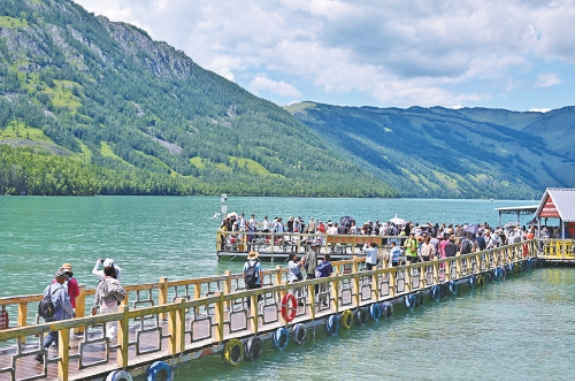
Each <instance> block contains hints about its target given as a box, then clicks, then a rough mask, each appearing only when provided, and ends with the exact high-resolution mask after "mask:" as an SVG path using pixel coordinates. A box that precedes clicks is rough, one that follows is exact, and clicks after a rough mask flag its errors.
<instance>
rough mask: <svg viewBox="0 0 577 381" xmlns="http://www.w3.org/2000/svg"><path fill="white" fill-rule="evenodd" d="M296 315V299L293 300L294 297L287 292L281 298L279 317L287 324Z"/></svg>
mask: <svg viewBox="0 0 577 381" xmlns="http://www.w3.org/2000/svg"><path fill="white" fill-rule="evenodd" d="M289 303H290V306H289ZM289 309H290V311H289ZM296 314H297V298H295V296H294V295H293V294H292V293H290V292H289V293H287V294H286V295H285V296H284V297H283V298H282V304H281V315H282V318H283V319H284V321H286V322H287V323H289V322H291V321H292V320H293V319H294V318H295V316H296Z"/></svg>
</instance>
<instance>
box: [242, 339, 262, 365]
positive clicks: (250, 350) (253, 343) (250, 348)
mask: <svg viewBox="0 0 577 381" xmlns="http://www.w3.org/2000/svg"><path fill="white" fill-rule="evenodd" d="M261 356H262V340H261V339H260V337H258V336H251V337H249V338H248V339H247V340H246V342H245V343H244V359H245V360H246V361H255V360H258V359H259V358H260V357H261Z"/></svg>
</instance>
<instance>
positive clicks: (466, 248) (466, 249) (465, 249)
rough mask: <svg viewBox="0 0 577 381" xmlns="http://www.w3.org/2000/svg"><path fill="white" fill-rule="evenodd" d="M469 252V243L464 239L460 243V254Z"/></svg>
mask: <svg viewBox="0 0 577 381" xmlns="http://www.w3.org/2000/svg"><path fill="white" fill-rule="evenodd" d="M470 252H471V242H470V241H469V240H468V239H467V238H465V239H464V240H463V242H462V243H461V254H469V253H470Z"/></svg>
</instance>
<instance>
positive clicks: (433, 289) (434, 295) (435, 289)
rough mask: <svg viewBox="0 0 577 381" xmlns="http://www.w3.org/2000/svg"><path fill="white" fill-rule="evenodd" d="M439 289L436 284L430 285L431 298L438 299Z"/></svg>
mask: <svg viewBox="0 0 577 381" xmlns="http://www.w3.org/2000/svg"><path fill="white" fill-rule="evenodd" d="M439 289H440V287H439V286H438V285H434V286H433V287H431V299H433V300H439Z"/></svg>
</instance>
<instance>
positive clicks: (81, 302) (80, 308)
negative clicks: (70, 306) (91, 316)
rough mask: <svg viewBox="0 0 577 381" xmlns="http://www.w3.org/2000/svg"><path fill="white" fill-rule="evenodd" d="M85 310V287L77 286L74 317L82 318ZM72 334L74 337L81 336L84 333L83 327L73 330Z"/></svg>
mask: <svg viewBox="0 0 577 381" xmlns="http://www.w3.org/2000/svg"><path fill="white" fill-rule="evenodd" d="M85 309H86V285H84V284H82V285H80V286H78V296H77V297H76V317H77V318H82V317H84V316H85ZM74 333H75V334H76V335H81V334H83V333H84V325H81V326H78V327H76V328H74Z"/></svg>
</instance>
